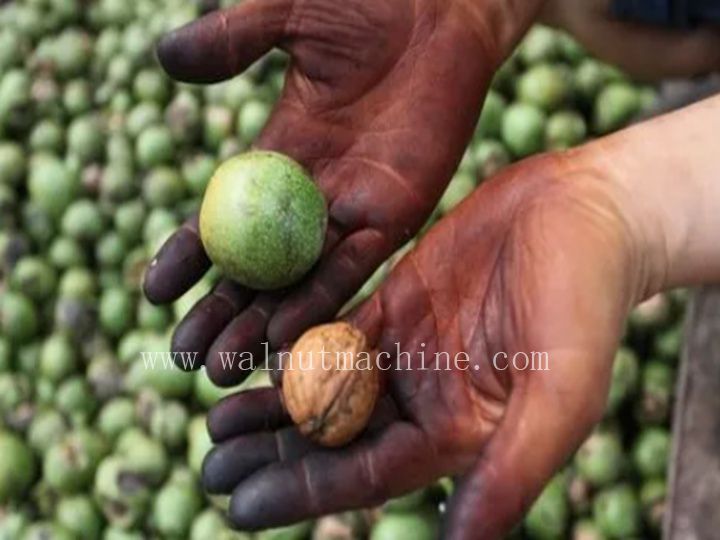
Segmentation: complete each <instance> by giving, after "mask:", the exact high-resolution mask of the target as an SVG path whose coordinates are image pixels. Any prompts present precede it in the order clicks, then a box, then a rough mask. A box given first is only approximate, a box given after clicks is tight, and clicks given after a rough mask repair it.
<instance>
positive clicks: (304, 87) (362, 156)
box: [145, 0, 539, 385]
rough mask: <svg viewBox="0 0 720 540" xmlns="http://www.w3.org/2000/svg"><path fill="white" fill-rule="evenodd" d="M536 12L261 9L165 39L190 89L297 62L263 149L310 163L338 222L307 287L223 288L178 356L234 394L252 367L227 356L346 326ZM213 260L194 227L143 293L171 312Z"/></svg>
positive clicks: (452, 5)
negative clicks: (358, 295)
mask: <svg viewBox="0 0 720 540" xmlns="http://www.w3.org/2000/svg"><path fill="white" fill-rule="evenodd" d="M536 3H539V2H526V0H522V2H521V1H517V2H506V1H500V0H452V1H442V2H440V1H438V0H416V1H413V0H398V1H394V2H386V1H384V0H350V1H346V2H341V3H338V2H336V1H330V0H305V1H301V0H248V1H246V2H244V3H242V4H240V5H239V6H237V7H235V8H231V9H229V10H227V11H222V12H217V13H212V14H210V15H208V16H206V17H204V18H203V19H200V20H199V21H197V22H195V23H193V24H191V25H189V26H187V27H185V28H182V29H180V30H178V31H177V32H175V33H173V34H170V35H169V36H167V37H166V38H165V39H164V40H163V41H162V42H161V43H160V45H159V48H158V55H159V58H160V61H161V63H162V64H163V66H164V67H165V69H166V70H167V71H168V72H169V73H170V74H171V75H172V76H173V77H175V78H177V79H180V80H184V81H193V82H211V81H217V80H221V79H225V78H228V77H231V76H233V75H234V74H236V73H238V72H240V71H242V70H243V69H244V68H245V67H247V66H248V65H249V64H250V63H252V62H253V61H254V60H256V59H257V58H258V57H260V56H261V55H262V54H263V53H265V52H267V51H268V50H269V49H270V48H272V47H273V46H278V47H282V48H283V49H285V50H286V51H288V52H289V53H290V55H291V57H292V63H291V67H290V69H289V71H288V74H287V79H286V87H285V90H284V93H283V95H282V98H281V99H280V101H279V103H278V104H277V106H276V108H275V111H274V114H273V115H272V118H271V119H270V121H269V123H268V125H267V127H266V129H265V130H264V132H263V133H262V135H261V137H260V139H259V140H258V141H257V146H258V147H260V148H267V149H273V150H277V151H280V152H284V153H285V154H288V155H290V156H292V157H294V158H295V159H296V160H298V161H299V162H301V163H303V164H304V165H305V166H306V167H307V168H309V170H310V171H311V173H312V175H313V176H314V178H315V179H316V181H317V183H318V184H319V186H320V188H321V189H322V191H323V192H324V194H325V196H326V198H327V201H328V206H329V213H330V225H329V230H328V236H327V242H326V246H325V250H324V255H323V257H322V259H321V260H320V262H319V263H318V265H317V267H316V269H315V270H314V271H313V272H312V274H311V275H309V276H308V277H307V279H305V280H304V282H302V283H301V284H299V285H298V286H297V287H294V288H293V289H291V290H288V291H283V292H280V293H267V294H265V293H258V294H256V293H254V292H253V291H249V290H246V289H244V288H241V287H239V286H237V285H236V284H233V283H230V282H228V281H224V282H222V283H220V284H219V286H218V287H217V289H215V291H214V292H212V293H211V294H210V295H208V296H207V297H206V298H205V299H203V300H202V301H200V302H199V303H198V305H197V306H196V307H195V308H194V309H193V310H192V311H191V313H190V314H189V315H188V316H187V317H186V318H185V320H184V321H183V322H182V323H181V324H180V325H179V327H178V329H177V331H176V334H175V338H174V342H173V348H174V349H175V350H179V351H197V352H198V353H199V354H198V356H199V357H200V358H205V357H207V358H209V360H208V362H207V368H208V372H209V375H210V377H211V378H212V379H213V380H214V381H215V382H216V383H218V384H220V385H232V384H235V383H237V382H239V381H240V380H242V379H243V378H244V377H245V376H246V375H247V372H238V371H232V370H225V369H223V368H222V365H221V364H220V362H219V361H218V359H219V358H218V356H217V355H216V354H213V351H218V350H219V351H228V350H233V351H257V350H259V349H258V348H259V347H260V346H261V342H263V341H264V340H265V339H266V338H267V339H269V341H270V343H271V345H272V346H273V347H279V346H281V345H283V344H284V343H287V342H289V341H291V340H293V339H295V338H296V337H297V336H298V335H299V334H300V333H301V332H302V331H304V330H305V329H306V328H307V327H308V326H311V325H312V324H314V323H317V322H321V321H323V320H327V319H329V318H332V317H333V316H334V315H335V313H336V312H337V311H338V310H339V308H340V307H341V306H342V305H343V304H344V302H345V301H346V300H347V299H348V298H349V297H350V296H352V294H353V293H354V292H355V291H356V290H357V289H358V288H359V287H360V286H361V285H362V284H363V283H364V281H365V280H366V279H367V278H368V277H369V276H370V275H371V274H372V272H373V271H374V270H375V268H376V267H377V266H379V265H380V264H381V263H382V262H383V261H384V260H385V259H386V258H387V257H388V256H389V255H391V254H392V253H393V252H394V251H395V250H396V249H397V248H398V247H400V246H401V245H402V244H403V243H404V242H405V241H407V240H408V239H409V238H411V237H412V236H413V235H414V234H415V232H417V230H418V229H419V228H420V226H421V225H422V224H423V223H424V222H425V220H426V219H427V217H428V216H429V214H430V212H431V211H432V210H433V208H434V207H435V204H436V202H437V200H438V198H439V197H440V195H441V194H442V192H443V189H444V187H445V185H446V184H447V181H448V180H449V178H450V177H451V175H452V172H453V170H454V169H455V167H456V165H457V163H458V161H459V159H460V157H461V154H462V152H463V150H464V148H465V146H466V144H467V141H468V139H469V138H470V136H471V133H472V130H473V125H474V123H475V120H476V117H477V113H478V111H479V108H480V106H481V104H482V99H483V95H484V92H485V89H486V87H487V85H488V83H489V80H490V78H491V76H492V73H493V71H494V69H495V68H496V67H497V65H498V64H499V63H500V62H501V61H502V59H503V58H504V56H505V55H506V54H507V53H508V52H509V51H510V50H511V48H512V45H513V43H514V41H515V40H516V39H517V38H518V37H519V36H520V35H521V33H522V29H524V27H525V26H527V24H529V22H530V20H531V18H532V17H531V15H532V14H534V13H535V11H536V9H534V8H531V7H529V6H531V5H534V4H536ZM521 5H522V6H523V7H522V8H521V7H520V6H521ZM516 27H517V29H515V28H516ZM209 265H210V262H209V261H208V258H207V255H206V254H205V252H204V250H203V248H202V245H201V243H200V239H199V236H198V232H197V219H196V218H195V219H192V220H190V221H189V222H188V223H186V224H185V225H184V226H183V227H182V228H181V229H180V230H179V231H178V232H177V233H176V234H175V235H174V236H173V237H172V238H171V239H170V240H169V241H168V242H167V244H166V245H165V246H164V247H163V248H162V249H161V251H160V253H159V254H158V256H157V259H156V260H155V261H154V262H153V263H152V264H151V266H150V268H149V270H148V273H147V276H146V282H145V292H146V294H147V296H148V298H150V300H152V301H154V302H157V303H163V302H168V301H172V300H174V299H176V298H177V297H179V296H180V295H181V294H183V293H184V292H185V291H186V290H187V289H188V288H189V287H190V286H191V285H192V284H193V283H194V282H195V281H197V280H198V279H199V278H200V277H201V276H202V274H203V273H204V272H205V271H206V270H207V269H208V267H209ZM208 352H209V354H208ZM196 367H199V365H197V366H196Z"/></svg>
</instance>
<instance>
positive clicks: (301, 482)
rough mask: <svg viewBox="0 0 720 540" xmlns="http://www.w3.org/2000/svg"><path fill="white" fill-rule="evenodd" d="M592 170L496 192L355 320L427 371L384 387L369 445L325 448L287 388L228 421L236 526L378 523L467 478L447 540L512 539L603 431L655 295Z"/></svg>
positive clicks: (415, 255)
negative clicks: (377, 513)
mask: <svg viewBox="0 0 720 540" xmlns="http://www.w3.org/2000/svg"><path fill="white" fill-rule="evenodd" d="M583 163H584V161H583V158H582V156H580V155H578V156H574V155H572V154H569V155H567V156H545V157H541V158H539V159H534V160H531V161H528V162H525V163H523V164H520V165H518V166H515V167H513V168H511V169H509V170H508V171H507V172H505V173H503V174H501V175H500V176H499V177H498V178H496V179H494V180H492V181H490V182H488V183H487V184H485V185H483V186H482V187H481V188H479V189H478V190H477V191H476V192H475V193H474V194H473V195H472V196H471V197H470V198H469V199H468V200H467V201H465V202H464V203H463V204H462V205H460V206H459V207H458V208H456V209H455V210H454V211H453V213H452V214H451V215H449V216H447V217H446V218H444V219H443V220H441V221H440V222H439V223H438V224H437V225H436V226H435V227H434V228H433V229H432V230H431V231H430V232H429V233H428V234H427V236H425V237H424V238H423V239H422V241H421V242H420V243H419V244H418V246H417V247H416V248H415V249H414V250H413V251H411V252H410V253H409V254H408V255H406V257H404V258H403V259H402V261H401V262H400V263H399V264H398V266H397V267H396V268H395V269H394V270H393V272H392V274H391V276H390V278H389V279H388V280H387V281H386V282H385V283H384V284H383V286H382V287H381V289H380V290H379V291H377V292H376V293H375V294H374V295H373V296H372V297H371V298H370V299H369V300H367V301H366V302H365V303H364V304H363V305H361V306H360V307H359V308H357V310H355V311H354V312H353V313H351V314H350V315H349V319H350V320H351V321H352V322H353V323H354V324H356V325H357V326H358V327H360V328H362V329H363V330H364V331H365V332H366V333H367V335H368V336H369V337H370V339H371V340H372V342H373V343H376V344H377V345H378V348H379V350H381V351H387V352H388V353H390V354H392V353H394V352H395V351H396V349H397V347H398V345H396V344H399V348H400V350H401V351H403V352H408V353H410V354H411V355H412V358H413V360H412V361H411V363H410V367H411V368H413V369H410V370H408V369H401V370H398V369H395V368H392V369H390V370H388V371H386V372H385V377H386V382H387V385H386V387H387V394H386V395H385V397H384V398H383V399H382V400H381V402H380V404H379V405H378V408H377V411H376V413H375V415H374V418H373V420H372V421H371V424H370V426H369V428H368V430H367V432H366V433H365V434H364V435H363V436H362V437H361V438H360V439H359V440H358V441H356V442H354V443H352V444H351V445H350V446H348V447H346V448H343V449H340V450H324V449H320V448H315V447H313V445H312V444H310V443H309V442H307V441H305V440H304V439H303V438H302V437H300V436H299V435H298V432H297V431H296V429H295V428H293V427H291V426H290V425H289V423H288V421H287V418H286V417H285V415H284V414H283V412H282V405H281V401H280V397H279V393H278V391H277V390H275V389H262V390H249V391H245V392H242V393H239V394H237V395H235V396H232V397H229V398H226V399H225V400H224V401H222V402H220V403H219V404H218V405H217V406H216V407H215V408H214V410H213V411H212V412H211V414H210V417H209V428H210V432H211V435H212V436H213V439H214V440H215V442H216V443H218V446H217V447H216V448H215V449H214V450H213V452H212V453H211V454H209V456H208V458H207V459H206V462H205V468H204V481H205V484H206V487H207V488H208V489H209V490H211V491H213V492H221V493H233V497H232V499H231V504H230V517H231V520H232V521H233V522H234V523H235V524H236V525H237V526H239V527H241V528H258V527H266V526H271V525H277V524H283V523H289V522H293V521H297V520H300V519H303V518H306V517H308V516H317V515H320V514H323V513H329V512H336V511H340V510H343V509H347V508H359V507H366V506H370V505H373V504H378V503H380V502H382V501H383V500H385V499H386V498H388V497H393V496H397V495H400V494H402V493H405V492H407V491H409V490H412V489H415V488H418V487H420V486H422V485H426V484H427V483H429V482H431V481H433V480H435V479H437V478H439V477H441V476H445V475H454V476H458V477H460V478H461V481H460V483H459V487H458V489H457V490H456V493H455V494H454V496H453V499H452V500H451V505H450V510H449V513H448V515H447V520H446V521H447V522H446V524H445V536H446V537H447V538H452V539H471V538H472V539H475V538H480V539H495V538H502V537H503V535H504V534H506V533H507V532H508V531H509V530H510V529H511V528H512V526H513V525H514V524H515V523H516V521H517V520H518V519H520V517H521V516H522V514H523V512H524V511H525V510H526V509H527V507H528V505H529V504H530V503H531V502H532V500H533V499H534V497H536V496H537V494H538V493H539V492H540V490H541V489H542V486H543V485H544V483H545V482H546V481H547V480H548V479H549V477H550V476H551V475H552V474H553V473H554V471H555V470H556V469H557V468H558V467H560V466H561V465H562V464H563V462H564V461H565V460H566V459H567V457H569V456H570V455H571V453H572V451H573V450H574V449H575V448H576V447H577V445H578V444H579V443H580V442H581V441H582V440H583V438H584V437H585V436H586V435H587V434H588V432H589V431H590V429H591V428H592V426H593V424H594V423H595V422H596V421H598V420H599V418H600V417H601V416H602V412H603V409H604V404H605V398H606V395H607V387H608V384H609V372H610V368H611V365H612V357H613V353H614V351H615V349H616V347H617V345H618V341H619V338H620V334H621V330H622V324H623V320H624V318H625V316H626V315H627V312H628V310H629V309H630V306H631V305H632V304H633V303H634V302H635V301H637V299H638V297H639V296H642V295H644V294H645V292H646V291H645V290H644V286H643V283H642V279H641V278H642V276H641V275H640V273H639V272H638V270H637V269H638V268H641V267H642V264H640V261H639V258H638V256H637V254H636V245H637V244H636V243H635V242H634V241H633V237H632V235H631V234H630V231H629V229H628V226H627V220H625V219H623V216H622V215H621V214H620V212H619V210H618V205H617V203H616V198H615V197H614V195H613V193H612V190H611V188H610V187H609V186H608V184H607V182H605V181H603V179H602V175H601V174H600V173H599V172H598V170H597V169H596V168H594V167H592V166H590V165H583ZM421 351H423V352H424V353H425V358H426V364H425V365H426V366H431V365H432V361H431V360H430V361H428V360H427V359H429V358H430V359H431V358H433V355H434V353H436V352H444V353H449V354H450V355H451V357H453V356H454V355H456V354H458V353H461V352H465V353H467V354H468V356H469V359H470V362H469V366H467V367H468V369H463V367H464V364H462V362H461V363H460V364H457V365H455V364H451V365H450V369H449V370H448V369H445V367H446V366H445V365H444V364H441V367H443V369H442V370H440V371H436V370H434V369H428V370H424V371H423V370H419V369H418V367H419V365H420V356H419V353H420V352H421ZM503 352H504V353H507V354H508V355H509V356H510V357H512V356H513V355H514V354H515V353H517V352H525V353H527V354H530V353H531V352H546V353H547V354H548V358H549V369H548V370H547V371H538V370H536V371H532V370H522V369H515V368H513V367H512V365H511V366H510V367H508V369H497V368H504V367H506V366H505V364H504V363H499V362H498V364H497V366H494V365H493V361H492V360H493V358H494V357H495V355H496V354H497V353H503ZM459 358H462V357H459ZM393 365H394V366H396V365H397V364H393ZM406 365H407V361H406V360H404V361H403V363H402V366H403V367H405V366H406ZM496 367H497V368H496ZM520 367H522V364H520Z"/></svg>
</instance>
